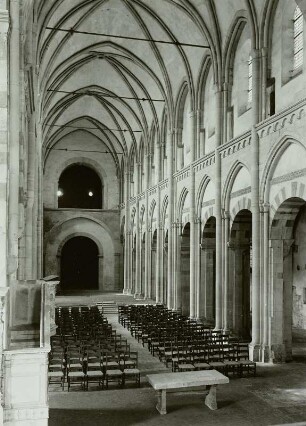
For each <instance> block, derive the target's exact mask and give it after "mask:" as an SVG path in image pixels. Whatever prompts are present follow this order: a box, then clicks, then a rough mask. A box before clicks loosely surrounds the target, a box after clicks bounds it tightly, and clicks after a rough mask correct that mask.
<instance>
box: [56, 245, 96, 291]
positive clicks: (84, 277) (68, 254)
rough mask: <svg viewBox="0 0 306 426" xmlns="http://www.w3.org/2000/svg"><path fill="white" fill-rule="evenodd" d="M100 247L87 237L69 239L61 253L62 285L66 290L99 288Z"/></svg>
mask: <svg viewBox="0 0 306 426" xmlns="http://www.w3.org/2000/svg"><path fill="white" fill-rule="evenodd" d="M98 254H99V253H98V247H97V245H96V243H95V242H94V241H92V240H91V239H90V238H87V237H74V238H71V239H70V240H68V241H67V242H66V243H65V245H64V247H63V249H62V253H61V285H62V289H63V291H64V292H66V291H71V290H98V289H99V263H98V262H99V258H98Z"/></svg>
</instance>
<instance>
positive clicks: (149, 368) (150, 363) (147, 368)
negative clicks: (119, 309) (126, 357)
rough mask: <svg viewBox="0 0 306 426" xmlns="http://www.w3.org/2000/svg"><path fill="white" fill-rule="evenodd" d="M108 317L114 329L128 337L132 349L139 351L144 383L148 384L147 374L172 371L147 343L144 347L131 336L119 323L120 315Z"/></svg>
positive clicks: (139, 365) (139, 363)
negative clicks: (150, 350)
mask: <svg viewBox="0 0 306 426" xmlns="http://www.w3.org/2000/svg"><path fill="white" fill-rule="evenodd" d="M106 317H107V319H108V322H109V323H110V324H111V325H112V327H113V329H114V330H116V331H117V333H119V334H121V335H122V336H123V337H125V338H126V339H127V342H128V344H129V345H130V347H131V351H138V368H139V370H140V372H141V382H142V383H143V384H146V380H145V375H146V374H152V373H159V372H163V371H164V372H166V371H168V372H170V371H171V368H166V366H165V365H164V364H163V363H162V362H160V361H159V359H158V357H157V356H153V355H152V354H151V353H150V352H149V350H148V348H147V345H146V346H145V347H143V346H142V344H141V343H138V341H137V339H135V338H134V337H133V336H131V333H130V332H129V331H128V330H127V329H126V328H124V327H123V326H122V325H121V324H119V323H118V315H115V314H109V315H106Z"/></svg>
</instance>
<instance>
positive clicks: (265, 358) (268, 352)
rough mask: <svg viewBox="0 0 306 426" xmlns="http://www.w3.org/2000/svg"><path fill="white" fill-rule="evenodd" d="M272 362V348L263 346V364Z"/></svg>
mask: <svg viewBox="0 0 306 426" xmlns="http://www.w3.org/2000/svg"><path fill="white" fill-rule="evenodd" d="M270 361H271V350H270V347H269V346H265V345H263V346H262V347H261V362H270Z"/></svg>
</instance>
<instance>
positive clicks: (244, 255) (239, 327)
mask: <svg viewBox="0 0 306 426" xmlns="http://www.w3.org/2000/svg"><path fill="white" fill-rule="evenodd" d="M251 238H252V213H251V212H250V211H249V210H241V211H240V212H239V213H238V214H237V215H236V217H235V219H234V221H233V224H232V228H231V233H230V242H229V249H230V251H229V294H228V297H229V324H230V328H231V329H232V330H233V331H234V333H235V334H236V335H238V336H240V337H242V338H243V339H245V340H251V324H252V322H251V319H252V315H251V306H252V303H251V297H252V294H251V285H252V260H251V257H252V255H251Z"/></svg>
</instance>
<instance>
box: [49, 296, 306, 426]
mask: <svg viewBox="0 0 306 426" xmlns="http://www.w3.org/2000/svg"><path fill="white" fill-rule="evenodd" d="M125 297H126V296H125ZM125 300H127V299H125ZM82 303H84V299H83V301H82ZM127 303H128V302H127ZM109 321H110V322H111V323H112V324H113V327H115V328H116V329H117V331H118V333H121V334H123V335H125V336H126V337H127V338H128V339H129V343H130V344H131V346H132V348H133V349H135V350H138V353H139V367H140V369H141V370H142V371H143V374H142V379H141V387H140V388H136V387H135V385H134V384H131V385H129V386H128V387H126V388H125V389H116V388H115V386H113V387H111V385H110V389H109V390H107V391H106V390H101V391H96V390H90V391H89V392H84V391H78V390H75V391H72V392H70V393H68V392H66V391H64V392H62V391H58V390H55V388H53V389H54V390H53V391H52V392H50V393H49V400H50V421H49V425H50V426H83V425H84V426H85V425H86V426H88V425H90V426H91V425H93V426H94V425H105V426H116V425H118V426H119V425H120V426H130V425H149V426H151V425H152V426H155V425H156V426H157V425H167V426H168V425H169V426H172V425H173V426H174V425H177V426H185V425H186V426H190V425H192V426H197V425H203V424H205V425H207V426H210V425H212V426H216V425H226V426H228V425H230V426H231V425H232V426H240V425H241V426H248V425H256V426H257V425H260V426H261V425H289V424H290V425H299V426H302V425H306V350H305V346H306V345H305V344H304V345H303V344H302V343H301V342H300V344H299V346H297V347H296V348H295V352H294V355H295V359H294V361H293V362H291V363H287V364H283V365H271V364H268V365H267V364H259V365H258V375H257V377H255V378H254V377H250V378H242V379H241V378H240V379H239V378H233V379H230V383H229V384H227V385H223V386H219V389H218V395H217V400H218V406H219V409H218V410H217V411H211V410H209V409H208V408H207V407H206V406H205V405H204V394H205V392H204V390H196V391H192V392H190V391H189V392H176V393H170V394H167V410H168V414H167V415H165V416H161V415H160V414H159V413H158V412H157V411H156V409H155V405H156V397H155V392H154V391H153V389H152V388H151V387H150V386H149V385H148V384H147V382H146V379H145V375H146V374H148V373H154V372H156V373H157V372H162V371H167V369H166V367H165V366H164V365H163V364H161V363H160V362H159V361H158V359H157V358H154V357H152V356H151V354H150V353H149V351H148V350H147V348H143V347H142V346H141V344H138V343H137V341H136V340H135V339H133V338H132V337H131V335H130V334H129V332H127V330H125V329H124V328H123V327H122V326H121V325H120V324H118V322H117V316H116V315H109Z"/></svg>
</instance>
